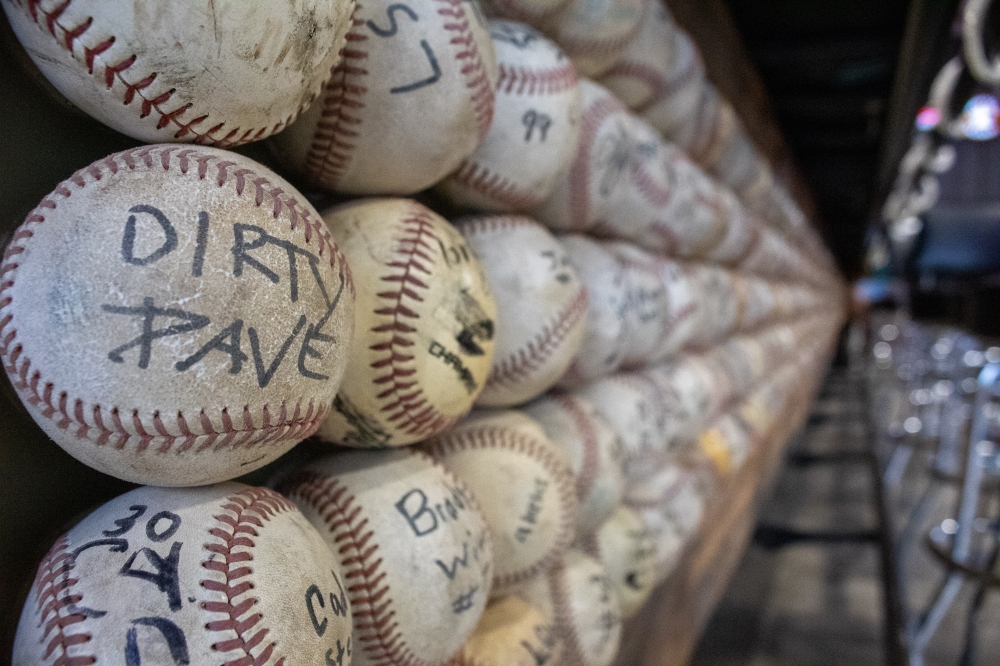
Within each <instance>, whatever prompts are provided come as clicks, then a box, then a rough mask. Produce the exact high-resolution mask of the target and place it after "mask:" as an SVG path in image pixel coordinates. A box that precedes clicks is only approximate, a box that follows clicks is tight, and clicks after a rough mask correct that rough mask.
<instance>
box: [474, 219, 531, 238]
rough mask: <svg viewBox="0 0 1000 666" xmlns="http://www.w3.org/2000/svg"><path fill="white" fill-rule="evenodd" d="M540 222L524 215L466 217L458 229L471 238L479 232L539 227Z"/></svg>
mask: <svg viewBox="0 0 1000 666" xmlns="http://www.w3.org/2000/svg"><path fill="white" fill-rule="evenodd" d="M538 226H539V225H538V223H537V222H535V221H534V220H532V219H531V218H530V217H525V216H522V215H490V216H488V217H472V218H464V219H461V220H459V222H458V230H459V231H460V232H461V233H462V235H463V236H465V237H466V238H469V237H471V236H475V235H477V234H485V233H490V232H494V231H509V230H511V229H519V228H521V227H531V228H532V229H537V228H538Z"/></svg>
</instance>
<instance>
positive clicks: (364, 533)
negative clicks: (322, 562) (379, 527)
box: [282, 471, 429, 666]
mask: <svg viewBox="0 0 1000 666" xmlns="http://www.w3.org/2000/svg"><path fill="white" fill-rule="evenodd" d="M282 485H283V486H284V487H286V488H287V490H285V491H283V492H287V493H288V494H289V495H290V496H292V497H300V498H301V499H302V501H303V502H305V503H306V504H308V505H309V506H310V507H312V508H313V509H314V510H315V511H316V513H317V514H318V515H319V516H320V517H321V518H322V520H323V522H324V523H325V524H326V526H327V528H328V529H329V531H330V534H331V536H332V537H333V545H332V546H331V548H332V549H333V550H334V552H335V554H336V555H337V557H338V558H339V559H340V562H341V567H342V568H343V571H344V579H345V580H346V582H347V593H348V595H349V596H350V600H351V614H352V616H353V618H354V630H355V632H357V641H358V643H360V644H361V646H362V648H363V649H364V651H365V654H366V655H367V656H368V658H369V659H371V660H372V663H373V666H390V665H391V666H429V665H428V664H426V662H425V661H423V660H421V659H418V658H417V657H416V656H415V655H414V654H413V653H412V652H411V650H410V648H409V647H408V646H407V644H406V640H405V639H404V638H403V636H402V633H401V632H400V630H399V623H398V622H395V621H394V618H395V616H396V611H395V610H393V599H392V597H391V596H387V595H388V594H389V591H390V587H389V584H388V583H387V582H386V581H385V579H386V576H387V574H386V573H385V571H383V570H382V558H381V557H377V553H378V549H379V544H378V543H374V542H373V537H374V536H375V532H374V530H371V529H369V528H368V518H367V517H365V516H363V515H362V512H363V509H362V507H361V506H360V504H358V503H357V500H356V497H355V496H354V495H353V494H351V493H350V492H349V491H348V489H347V486H346V485H344V483H343V482H342V481H341V480H340V479H338V478H336V477H325V476H323V475H320V474H318V473H315V472H308V471H306V472H301V473H299V474H297V475H295V476H294V477H292V478H289V479H288V481H286V482H284V483H283V484H282Z"/></svg>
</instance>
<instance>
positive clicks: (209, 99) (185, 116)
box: [3, 0, 354, 147]
mask: <svg viewBox="0 0 1000 666" xmlns="http://www.w3.org/2000/svg"><path fill="white" fill-rule="evenodd" d="M3 7H4V10H5V11H6V13H7V18H8V19H9V20H10V25H11V28H13V30H14V32H15V33H16V34H17V37H18V39H19V40H20V41H21V44H23V45H24V48H25V50H26V51H27V53H28V55H29V56H30V57H31V60H32V61H33V62H34V63H35V64H36V65H37V66H38V68H39V70H41V72H42V73H43V74H44V75H45V77H46V78H47V79H48V80H49V81H50V82H51V83H52V85H53V86H55V88H56V89H57V90H58V91H59V92H60V93H62V94H63V95H65V96H66V98H67V99H68V100H69V101H71V102H72V103H73V104H74V105H76V106H77V107H79V108H80V109H82V110H83V111H85V112H87V113H88V114H90V115H91V116H93V117H94V118H96V119H97V120H99V121H101V122H102V123H104V124H105V125H108V126H109V127H111V128H113V129H116V130H118V131H119V132H123V133H125V134H127V135H129V136H131V137H133V138H136V139H140V140H142V141H147V142H160V141H182V142H194V143H199V144H210V145H214V146H219V147H229V146H235V145H239V144H242V143H247V142H248V141H257V140H260V139H263V138H266V137H268V136H269V135H271V134H274V133H276V132H279V131H281V129H282V128H283V127H285V126H287V125H288V123H290V122H291V121H293V120H294V119H295V118H296V117H297V116H298V115H299V114H300V113H302V111H304V110H305V109H306V107H308V106H309V105H310V104H311V103H312V101H313V100H314V99H315V98H316V96H317V94H318V93H319V91H320V89H321V88H322V86H323V84H324V83H325V82H326V81H327V79H329V78H330V68H331V67H332V66H333V65H334V64H336V62H337V59H338V56H337V54H338V52H339V51H340V49H341V48H342V47H343V46H344V43H345V35H346V33H347V30H348V28H349V27H350V14H351V11H352V9H353V8H354V2H353V1H352V0H273V1H271V2H264V3H248V2H236V1H234V0H216V1H215V2H212V1H211V0H197V1H192V2H159V1H157V0H141V1H138V2H131V3H119V2H103V3H99V4H96V5H95V4H94V3H90V2H83V1H81V0H75V1H74V0H70V1H68V2H55V1H52V0H47V1H43V2H36V1H34V0H11V1H10V2H5V3H4V5H3ZM180 45H183V48H181V47H180Z"/></svg>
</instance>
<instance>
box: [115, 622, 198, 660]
mask: <svg viewBox="0 0 1000 666" xmlns="http://www.w3.org/2000/svg"><path fill="white" fill-rule="evenodd" d="M132 625H133V626H131V627H129V629H128V631H127V632H126V633H125V666H141V664H142V659H141V658H140V656H139V633H138V631H137V630H136V627H137V626H144V627H152V628H153V629H156V630H157V631H159V632H160V635H161V636H163V640H165V641H166V642H167V649H168V650H169V651H170V658H171V659H173V661H174V664H175V665H176V666H186V665H187V664H190V663H191V657H190V656H188V647H187V640H186V639H185V638H184V631H183V630H182V629H181V628H180V627H178V626H177V625H176V624H174V623H173V622H171V621H170V620H168V619H166V618H162V617H140V618H138V619H136V620H132Z"/></svg>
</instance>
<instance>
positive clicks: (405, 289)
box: [368, 207, 453, 437]
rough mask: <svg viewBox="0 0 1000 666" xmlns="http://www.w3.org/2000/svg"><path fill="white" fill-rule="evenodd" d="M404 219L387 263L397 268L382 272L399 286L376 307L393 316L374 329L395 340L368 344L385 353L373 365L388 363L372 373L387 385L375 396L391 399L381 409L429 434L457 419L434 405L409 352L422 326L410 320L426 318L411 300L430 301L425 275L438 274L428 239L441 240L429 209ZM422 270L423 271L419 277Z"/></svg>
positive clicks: (409, 428) (401, 424)
mask: <svg viewBox="0 0 1000 666" xmlns="http://www.w3.org/2000/svg"><path fill="white" fill-rule="evenodd" d="M401 224H402V226H403V233H402V235H401V236H400V237H399V238H398V239H397V241H396V242H397V248H396V252H395V255H394V257H393V258H392V259H391V260H390V261H388V262H386V267H388V268H389V269H391V271H392V272H391V273H388V274H386V275H382V276H380V277H379V281H380V282H385V283H389V284H390V285H396V286H395V287H394V288H393V289H389V290H386V291H381V292H378V293H377V294H376V297H378V298H379V299H381V300H382V301H383V302H384V306H383V307H380V308H376V309H375V310H374V314H375V315H378V316H381V317H389V318H391V320H390V321H388V322H386V323H384V324H379V325H377V326H373V327H372V328H371V329H370V330H371V332H372V333H378V334H382V333H385V334H388V335H389V339H388V340H383V341H381V342H377V343H375V344H372V345H369V347H368V349H370V350H371V351H375V352H385V354H384V355H383V356H381V357H379V358H377V359H376V360H374V361H372V362H371V363H370V367H372V368H373V369H375V370H376V371H381V370H382V369H383V368H385V369H386V370H387V372H384V373H383V374H379V375H376V376H374V377H372V380H371V381H372V384H374V385H375V387H376V389H379V388H381V387H382V386H383V385H386V387H385V388H382V389H381V390H380V391H379V392H378V393H377V394H376V396H375V397H376V399H377V400H378V401H379V402H382V403H385V404H383V405H382V406H381V407H380V408H379V411H380V412H382V413H383V414H387V416H386V420H387V421H388V422H389V423H390V424H391V425H392V426H393V427H395V428H396V429H398V430H399V431H401V432H403V433H406V434H407V435H412V436H421V437H429V436H431V435H433V434H436V433H438V432H440V431H441V430H443V429H444V428H446V427H447V426H448V425H450V424H451V422H452V421H453V419H451V418H449V417H447V416H446V415H444V414H442V413H440V412H439V411H438V410H437V409H436V408H435V407H434V405H431V404H428V399H427V397H426V396H425V395H424V390H423V387H421V386H419V381H418V380H417V379H416V378H414V375H416V373H417V370H416V368H414V367H412V361H413V360H414V355H413V354H412V353H407V352H408V350H409V348H411V347H413V346H414V345H416V344H417V343H416V342H415V341H414V335H413V334H415V333H416V332H417V329H416V327H415V326H413V325H411V324H410V323H407V321H404V320H408V321H410V322H413V321H414V320H417V319H420V313H419V312H418V311H417V310H415V309H413V308H411V307H409V305H408V304H407V303H406V302H405V301H409V302H412V303H416V304H419V303H422V302H423V301H424V296H422V295H421V293H420V292H425V291H426V290H427V289H428V284H427V282H425V281H424V280H425V279H427V278H428V277H430V276H432V275H433V273H432V271H431V269H430V268H429V267H428V265H433V264H434V263H435V262H434V257H433V256H432V255H433V253H434V252H435V251H436V250H435V248H433V247H432V246H431V244H430V243H429V242H428V239H430V240H432V241H438V240H439V239H438V238H437V236H436V235H435V234H434V225H433V223H432V218H431V217H430V215H429V214H428V212H427V211H425V210H423V208H417V207H414V209H413V211H412V213H411V214H410V215H408V216H407V217H405V218H404V219H403V220H402V221H401ZM417 272H419V273H422V274H423V275H422V276H421V277H418V276H417V275H416V273H417ZM422 278H423V279H422ZM405 366H409V367H405Z"/></svg>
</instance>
